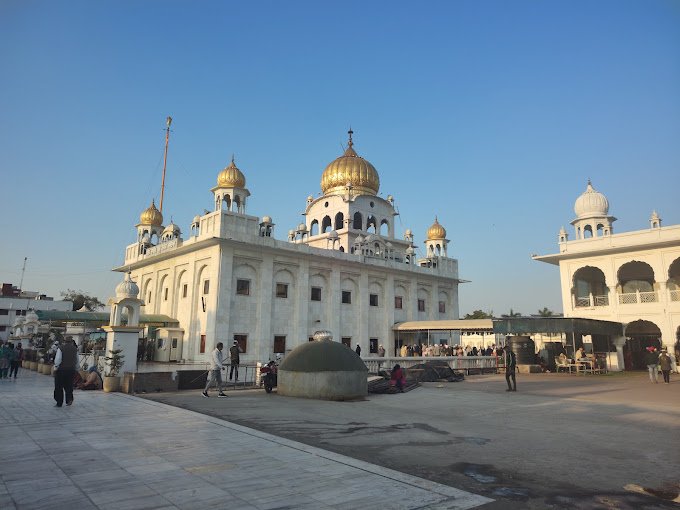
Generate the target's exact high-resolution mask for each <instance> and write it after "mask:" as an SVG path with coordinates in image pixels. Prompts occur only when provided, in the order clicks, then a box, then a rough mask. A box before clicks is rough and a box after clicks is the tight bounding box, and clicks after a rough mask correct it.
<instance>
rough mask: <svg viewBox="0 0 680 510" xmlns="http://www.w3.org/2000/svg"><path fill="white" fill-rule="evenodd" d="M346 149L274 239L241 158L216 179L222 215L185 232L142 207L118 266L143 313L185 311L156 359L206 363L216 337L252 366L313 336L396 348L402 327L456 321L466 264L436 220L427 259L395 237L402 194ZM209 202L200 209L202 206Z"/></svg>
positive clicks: (406, 236) (409, 239) (162, 337)
mask: <svg viewBox="0 0 680 510" xmlns="http://www.w3.org/2000/svg"><path fill="white" fill-rule="evenodd" d="M349 135H350V136H349V142H348V147H347V149H346V151H345V152H344V154H343V155H341V156H340V157H339V158H337V159H335V160H334V161H332V162H331V163H330V164H329V165H328V166H327V167H326V168H325V170H324V171H323V174H322V177H321V191H322V195H321V196H320V197H318V198H314V197H308V198H307V201H306V208H305V213H304V216H305V221H304V223H301V224H300V225H298V226H297V227H295V228H293V229H291V230H289V231H288V233H287V240H286V241H282V240H277V239H275V237H274V227H275V224H274V222H273V220H272V219H271V218H270V217H268V216H262V217H258V216H251V215H249V214H248V213H247V205H248V198H249V197H250V191H249V190H248V189H247V188H246V177H245V175H244V174H243V172H242V171H241V170H240V169H239V168H238V167H237V166H236V164H235V161H234V160H233V158H232V161H231V163H230V164H229V165H228V166H227V167H226V168H224V169H223V170H222V171H221V172H219V174H218V175H217V182H216V185H215V186H214V187H213V188H212V189H211V191H212V193H213V211H212V212H208V213H206V214H202V215H199V216H196V217H195V218H194V219H193V221H192V222H191V226H190V231H189V235H188V236H187V237H186V238H183V236H182V233H181V232H180V229H179V227H178V226H177V225H174V224H173V223H170V224H169V225H167V226H164V225H163V216H162V214H161V213H160V211H159V210H158V209H157V208H156V206H155V203H153V202H152V204H151V206H150V207H149V208H148V209H146V210H145V211H143V212H142V214H141V215H140V221H139V223H138V224H137V239H136V241H135V242H134V243H133V244H131V245H129V246H128V247H127V248H126V250H125V261H124V263H123V264H122V265H121V266H119V267H117V268H115V270H116V271H120V272H130V273H131V277H132V280H134V281H135V282H136V284H137V285H138V286H139V289H140V294H139V297H140V299H141V300H142V302H143V306H142V310H141V312H142V313H143V314H163V315H167V316H170V317H172V318H175V319H176V320H177V321H178V323H179V327H177V328H159V329H158V330H157V331H156V332H155V333H153V334H152V333H151V332H150V331H148V330H147V331H146V332H145V335H149V336H153V335H154V334H155V338H156V342H157V348H158V351H157V356H156V359H157V360H168V361H172V360H187V361H203V360H205V359H206V358H207V356H208V354H209V353H210V351H211V350H212V349H213V348H214V345H215V343H216V342H218V341H222V342H224V343H225V346H227V347H228V346H229V345H231V344H232V343H233V342H234V341H237V342H238V343H239V345H240V346H241V349H242V351H243V352H244V354H243V355H242V361H259V360H262V359H268V358H270V357H272V356H273V355H274V354H277V353H286V352H288V351H290V350H292V349H293V348H295V347H296V346H297V345H300V344H301V343H303V342H307V341H308V340H309V339H310V338H311V337H312V335H313V334H314V332H315V331H318V330H328V331H330V332H331V333H332V335H333V338H334V339H336V340H338V341H342V342H344V343H346V344H347V345H350V346H351V347H352V348H355V346H356V345H357V344H358V345H360V346H361V349H362V355H370V354H371V353H377V349H378V346H379V345H381V344H382V345H384V347H385V349H386V350H387V353H388V355H390V354H394V352H395V335H394V333H393V330H392V328H393V326H394V324H395V323H398V322H402V321H407V320H439V319H457V318H458V283H459V278H458V262H457V260H455V259H453V258H450V257H449V247H448V243H449V241H448V240H447V239H446V230H445V229H444V227H443V226H442V225H440V224H439V222H438V221H437V220H436V219H435V221H434V224H433V225H432V226H431V227H430V229H428V231H427V234H426V236H425V237H426V240H425V251H426V257H425V258H421V259H417V257H416V250H415V246H414V235H413V233H412V232H411V231H410V230H406V231H405V232H404V233H403V236H400V237H397V234H396V232H395V217H396V216H397V215H398V212H397V210H396V209H395V206H394V198H393V197H392V196H391V195H388V196H387V197H386V198H381V197H380V196H378V191H379V187H380V178H379V175H378V172H377V170H376V169H375V167H374V166H373V165H372V164H371V163H370V162H368V161H367V160H365V159H364V158H362V157H360V156H359V155H358V154H357V153H356V151H355V149H354V142H353V140H352V132H351V131H350V132H349ZM197 208H200V209H202V207H200V206H199V207H197Z"/></svg>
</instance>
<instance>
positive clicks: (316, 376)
mask: <svg viewBox="0 0 680 510" xmlns="http://www.w3.org/2000/svg"><path fill="white" fill-rule="evenodd" d="M326 333H327V332H326ZM315 338H317V340H315V341H313V342H308V343H306V344H303V345H300V346H298V347H296V348H295V349H293V351H292V352H291V353H290V354H288V355H287V356H286V358H285V359H284V360H283V362H282V363H281V365H280V366H279V375H278V389H277V392H278V393H279V394H280V395H287V396H291V397H304V398H317V399H323V400H351V399H357V398H363V397H365V396H366V395H367V394H368V382H367V377H366V376H367V373H368V368H366V365H365V364H364V362H363V361H362V360H361V358H360V357H359V355H358V354H356V353H355V352H354V351H353V350H352V349H349V348H348V347H347V346H346V345H344V344H341V343H338V342H334V341H333V340H331V339H330V334H329V333H327V334H325V335H315Z"/></svg>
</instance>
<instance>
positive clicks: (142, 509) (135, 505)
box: [97, 494, 177, 510]
mask: <svg viewBox="0 0 680 510" xmlns="http://www.w3.org/2000/svg"><path fill="white" fill-rule="evenodd" d="M97 506H98V507H99V508H100V509H101V510H152V509H159V508H177V507H176V506H175V505H173V504H172V503H170V502H169V501H168V500H167V499H165V498H164V497H162V496H160V495H158V494H156V495H150V496H139V497H135V498H133V499H126V500H123V501H121V500H118V501H113V502H111V503H104V504H100V503H97Z"/></svg>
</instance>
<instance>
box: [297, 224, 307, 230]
mask: <svg viewBox="0 0 680 510" xmlns="http://www.w3.org/2000/svg"><path fill="white" fill-rule="evenodd" d="M297 229H298V230H299V231H300V232H307V225H305V224H304V223H300V224H299V225H298V228H297Z"/></svg>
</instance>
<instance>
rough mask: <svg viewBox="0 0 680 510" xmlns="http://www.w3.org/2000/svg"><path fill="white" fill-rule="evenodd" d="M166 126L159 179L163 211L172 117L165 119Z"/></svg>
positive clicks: (161, 209) (161, 210)
mask: <svg viewBox="0 0 680 510" xmlns="http://www.w3.org/2000/svg"><path fill="white" fill-rule="evenodd" d="M166 123H167V127H166V128H165V155H164V156H163V180H162V181H161V203H160V208H159V210H160V212H161V213H162V212H163V195H164V194H165V167H166V166H167V164H168V142H169V141H170V124H172V117H168V118H167V119H166Z"/></svg>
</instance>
